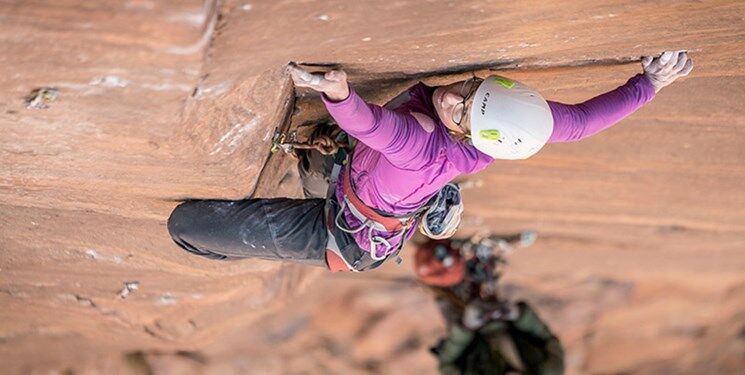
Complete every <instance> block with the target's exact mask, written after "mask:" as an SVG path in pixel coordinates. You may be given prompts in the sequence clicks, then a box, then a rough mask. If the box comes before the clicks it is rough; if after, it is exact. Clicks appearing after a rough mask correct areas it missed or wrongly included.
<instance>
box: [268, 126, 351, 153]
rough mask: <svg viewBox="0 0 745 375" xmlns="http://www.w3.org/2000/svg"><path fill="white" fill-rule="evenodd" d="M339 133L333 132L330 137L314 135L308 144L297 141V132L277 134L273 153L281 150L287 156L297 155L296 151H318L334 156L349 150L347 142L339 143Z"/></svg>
mask: <svg viewBox="0 0 745 375" xmlns="http://www.w3.org/2000/svg"><path fill="white" fill-rule="evenodd" d="M339 132H340V129H339V131H333V132H332V133H331V134H329V135H324V134H312V135H311V136H310V137H308V138H309V139H308V140H307V141H306V142H300V141H298V140H297V132H294V131H293V132H291V133H289V134H288V133H275V134H274V139H272V153H275V152H277V151H279V150H282V151H284V152H285V153H286V154H293V155H296V154H295V150H316V151H318V152H320V153H321V154H322V155H334V154H336V153H337V152H338V151H339V149H340V148H349V144H348V143H346V142H342V141H338V140H337V138H338V137H337V135H338V133H339Z"/></svg>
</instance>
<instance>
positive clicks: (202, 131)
mask: <svg viewBox="0 0 745 375" xmlns="http://www.w3.org/2000/svg"><path fill="white" fill-rule="evenodd" d="M744 10H745V9H744V7H743V6H742V5H741V4H739V3H737V2H730V3H727V2H714V1H708V2H707V1H704V2H692V3H672V4H648V3H642V2H640V3H635V2H631V1H629V2H623V3H619V4H614V5H604V4H596V3H594V2H584V1H578V2H570V3H552V4H544V3H541V4H538V3H536V4H529V5H526V4H524V3H520V2H517V3H514V4H504V3H493V4H483V2H475V1H474V2H460V1H459V2H455V1H453V2H439V1H438V2H435V1H424V2H422V1H399V2H390V1H380V2H366V3H365V4H364V6H363V5H361V4H357V3H354V2H345V1H323V2H321V1H308V2H298V3H294V2H253V1H228V2H226V3H224V4H221V5H218V4H216V3H215V2H211V1H207V2H200V1H197V0H184V1H178V2H173V1H170V2H158V1H148V0H121V1H97V2H80V1H65V2H59V1H56V2H49V3H45V2H38V3H37V2H27V1H17V2H5V3H4V4H3V5H0V46H2V49H3V53H2V54H1V55H0V73H2V74H0V83H2V87H4V88H5V89H4V90H0V126H1V127H2V128H1V129H2V134H3V135H2V136H0V249H1V252H0V254H1V255H0V275H2V278H1V279H0V280H1V281H0V292H1V293H0V304H1V305H2V306H3V308H2V309H0V318H1V319H0V320H1V321H2V322H3V323H2V324H1V325H0V337H1V338H2V340H0V358H2V363H3V364H4V365H5V366H4V370H5V371H8V372H11V373H13V372H26V371H44V370H47V369H54V370H56V371H60V372H61V371H64V370H65V369H73V370H75V371H76V372H86V371H90V372H107V373H112V372H121V371H124V370H125V369H134V370H138V369H139V370H143V371H145V370H147V369H148V368H150V369H153V370H154V371H156V372H163V373H166V372H171V373H173V372H180V373H188V372H189V371H194V372H196V371H206V372H212V373H224V372H234V373H329V372H332V373H366V372H380V373H386V374H388V373H407V374H410V373H432V371H433V369H434V366H435V363H434V361H433V359H432V358H431V357H429V355H428V354H427V353H426V347H427V346H429V345H431V344H433V343H434V342H435V341H436V338H437V337H438V336H439V335H440V333H441V330H442V323H441V322H440V321H439V317H438V316H437V313H436V310H435V308H434V306H433V304H432V303H431V301H430V300H429V298H428V296H427V295H426V294H425V293H424V292H423V291H422V290H420V289H418V288H417V287H415V286H413V285H412V284H410V283H406V282H403V283H401V282H391V281H385V280H377V279H379V278H386V277H388V278H390V277H408V276H410V274H411V272H410V269H409V267H408V265H410V264H411V262H405V263H404V266H402V267H395V266H390V267H386V268H385V269H383V270H380V271H376V272H375V273H372V274H369V275H355V276H356V277H330V276H323V277H322V278H320V279H319V278H317V277H314V276H318V275H319V273H320V272H319V271H318V270H308V269H304V268H301V267H296V266H287V265H277V264H272V263H269V262H263V261H251V260H248V261H242V262H233V263H222V262H212V261H208V260H202V259H198V258H196V257H193V256H189V255H186V254H185V253H183V252H182V251H181V250H179V249H178V248H177V247H176V246H175V245H173V244H172V243H171V241H170V239H169V238H168V234H167V232H166V230H165V219H166V218H167V216H168V214H169V212H170V210H171V209H172V208H173V207H174V206H175V204H176V201H177V200H179V199H183V198H187V197H220V198H240V197H244V196H247V195H249V194H251V193H256V194H257V195H260V196H270V195H276V196H280V195H284V196H297V194H298V193H299V190H298V187H297V184H295V183H294V181H295V180H296V176H295V173H294V171H293V170H292V168H291V167H292V160H291V159H289V158H286V157H284V158H283V157H279V156H275V157H272V158H271V159H269V160H268V164H267V167H266V168H264V173H263V174H261V180H259V176H260V172H261V170H262V168H263V166H264V164H265V162H267V158H268V157H269V153H268V148H269V144H270V141H271V135H272V131H273V130H274V128H275V127H277V126H279V125H281V124H282V123H283V121H284V120H283V119H284V117H285V116H286V115H287V114H288V113H289V111H291V109H292V108H293V107H292V106H293V101H292V97H293V95H294V93H293V91H292V87H291V86H290V84H289V80H288V77H287V76H286V75H285V74H284V72H283V67H284V64H286V63H287V62H288V61H290V60H293V61H301V62H311V63H339V64H342V65H343V66H344V68H345V69H346V70H347V71H348V72H349V73H350V80H351V81H352V82H353V83H354V84H355V87H356V88H358V89H359V91H360V92H361V93H362V94H363V96H365V97H366V98H369V100H371V101H373V102H377V103H382V102H384V101H385V100H387V99H388V98H390V97H391V96H393V95H395V93H396V92H397V91H399V90H401V89H403V88H405V87H406V86H407V85H409V84H410V83H411V82H413V81H414V80H416V79H420V78H421V79H424V80H425V81H426V82H428V83H431V84H435V83H438V82H446V81H448V80H453V79H456V78H457V77H454V76H442V74H443V73H447V72H451V71H453V72H464V71H467V70H468V69H479V70H481V72H482V73H484V72H486V71H485V69H489V68H497V69H507V70H509V71H504V72H501V73H500V74H504V75H508V76H510V77H514V78H516V79H519V80H521V81H524V82H525V83H527V84H529V85H532V86H534V87H537V88H539V89H540V90H541V92H543V93H544V95H545V96H546V97H548V98H551V99H554V100H560V101H565V102H576V101H581V100H583V99H586V98H589V97H590V96H592V95H595V94H597V93H600V92H602V91H604V90H608V89H611V88H613V87H615V86H617V85H619V84H621V83H623V82H624V81H625V79H627V78H628V77H629V76H631V75H632V74H635V73H636V72H637V71H638V70H639V68H638V65H637V64H635V63H627V62H629V61H632V60H636V59H637V58H638V57H639V56H641V55H643V54H649V53H656V52H659V51H662V50H665V49H678V48H679V49H687V50H689V51H691V55H692V56H693V58H694V60H695V62H696V68H695V70H694V72H693V74H692V76H691V77H689V78H688V79H686V80H685V81H683V82H680V83H676V84H675V85H673V86H671V87H669V88H667V89H665V90H663V91H662V92H661V93H660V95H659V96H658V97H657V98H656V99H655V100H654V102H653V103H651V104H650V105H649V106H647V107H646V108H644V109H642V110H640V111H639V112H638V113H636V114H634V115H633V116H632V117H631V118H629V119H627V120H626V121H625V122H624V123H623V124H622V125H620V126H618V127H615V128H613V129H610V130H608V131H606V132H604V133H603V134H602V135H600V136H597V137H594V138H592V139H589V140H585V141H583V142H581V143H578V144H564V145H552V146H549V147H547V148H546V150H544V151H543V152H542V153H541V154H540V155H538V156H537V157H535V158H532V159H530V160H529V161H525V162H504V163H503V162H498V163H495V165H494V166H492V167H490V168H489V170H487V171H485V172H484V173H481V174H480V175H478V176H476V177H474V178H475V179H477V180H480V181H481V182H483V184H482V185H481V187H478V188H474V189H472V190H469V191H467V192H466V204H467V206H468V209H467V212H468V217H467V218H466V220H465V224H466V225H465V228H464V229H465V230H464V233H467V232H469V231H474V230H477V229H489V230H494V231H498V232H509V231H515V230H521V229H524V228H534V229H537V230H538V232H539V233H540V235H541V238H540V239H539V242H538V243H537V244H536V246H534V247H533V248H530V249H527V250H525V251H524V252H522V253H518V254H516V255H515V256H514V257H513V259H512V265H511V268H510V270H509V274H508V277H507V280H506V282H508V283H509V284H510V285H512V287H511V288H510V290H511V291H512V293H513V294H514V295H515V297H523V298H528V299H529V300H533V301H535V303H536V304H537V306H538V308H539V311H541V312H542V313H543V315H545V316H546V318H547V319H548V321H549V322H550V323H551V325H552V327H553V328H554V329H555V330H556V331H557V332H558V333H559V335H560V336H561V338H562V340H563V342H564V344H565V346H566V348H567V355H568V357H567V360H568V366H569V369H570V371H571V372H573V373H598V372H601V373H613V372H635V373H672V372H689V373H711V372H715V373H727V372H731V373H737V372H738V370H741V369H742V368H743V367H744V366H745V362H744V361H743V360H742V358H745V356H743V352H744V351H745V349H744V348H743V347H744V346H745V344H743V339H742V325H743V321H745V318H744V315H743V314H745V295H744V294H743V291H744V290H745V289H743V285H745V277H744V276H743V274H742V269H744V268H745V256H743V253H742V247H743V245H745V241H744V240H743V238H745V211H744V209H743V207H745V200H744V199H745V198H743V197H745V195H743V194H742V191H743V181H745V170H743V168H742V165H743V162H745V154H744V153H743V151H742V150H743V149H744V148H743V146H744V145H745V133H744V132H743V129H745V127H744V125H745V123H744V120H743V119H745V109H744V108H745V107H743V106H742V104H741V102H742V99H743V98H745V90H744V89H743V87H745V85H744V83H745V79H744V78H743V68H742V67H743V65H744V64H743V59H742V57H741V54H742V51H743V50H744V49H745V42H744V41H745V37H744V36H745V35H744V34H745V28H743V19H742V16H741V14H743V12H744ZM218 13H220V14H221V15H220V17H218ZM466 74H467V73H466ZM43 86H48V87H56V88H57V89H58V90H59V93H60V96H59V98H58V99H57V100H56V101H55V102H53V103H51V104H50V108H48V109H46V110H35V109H26V108H25V105H24V103H23V97H24V96H25V95H26V94H28V92H29V91H31V90H32V89H34V88H37V87H43ZM299 94H301V97H300V99H299V101H298V102H297V103H296V105H297V108H298V110H296V111H295V114H296V117H295V119H294V120H293V121H294V122H295V123H296V124H299V123H302V122H303V121H306V120H312V119H317V118H319V117H320V116H323V115H324V113H323V110H322V107H321V106H319V105H318V102H317V101H315V98H314V97H313V96H308V95H305V94H304V93H299ZM277 186H279V188H278V187H277ZM135 280H136V281H138V282H139V287H138V289H137V290H134V291H132V292H130V294H129V295H127V298H125V299H122V298H120V297H119V296H118V295H119V293H120V291H121V290H122V288H123V287H124V283H125V282H128V281H135ZM310 283H313V287H312V288H306V286H307V285H308V284H310ZM738 335H739V336H738ZM178 351H182V352H178Z"/></svg>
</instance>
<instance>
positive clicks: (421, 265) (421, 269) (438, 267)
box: [414, 240, 465, 287]
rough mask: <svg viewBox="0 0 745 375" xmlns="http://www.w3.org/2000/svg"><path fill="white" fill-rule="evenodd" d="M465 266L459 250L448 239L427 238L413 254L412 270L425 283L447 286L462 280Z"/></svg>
mask: <svg viewBox="0 0 745 375" xmlns="http://www.w3.org/2000/svg"><path fill="white" fill-rule="evenodd" d="M464 268H465V266H464V264H463V258H462V257H461V255H460V251H459V250H458V249H456V248H454V247H453V246H452V245H451V244H450V241H448V240H429V241H427V242H426V243H425V244H423V245H420V246H418V247H417V249H416V254H414V272H415V273H416V276H417V278H418V279H419V280H421V281H422V282H423V283H425V284H427V285H432V286H441V287H448V286H453V285H455V284H458V283H459V282H461V281H463V277H464V275H465V270H464Z"/></svg>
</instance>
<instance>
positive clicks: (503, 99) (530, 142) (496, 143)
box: [471, 76, 554, 160]
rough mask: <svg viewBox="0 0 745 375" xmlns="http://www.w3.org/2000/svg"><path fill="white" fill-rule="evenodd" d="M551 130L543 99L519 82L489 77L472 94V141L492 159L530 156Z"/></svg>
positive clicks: (550, 119)
mask: <svg viewBox="0 0 745 375" xmlns="http://www.w3.org/2000/svg"><path fill="white" fill-rule="evenodd" d="M553 129H554V120H553V117H552V116H551V109H550V108H549V107H548V103H546V100H545V99H543V97H542V96H541V95H540V94H539V93H537V92H536V91H535V90H533V89H531V88H528V87H527V86H525V85H523V84H522V83H520V82H517V81H513V80H511V79H508V78H504V77H500V76H489V77H487V78H486V79H484V82H482V83H481V85H479V88H478V89H477V90H476V94H474V96H473V103H472V104H471V140H472V142H473V145H474V146H476V148H477V149H479V151H481V152H483V153H485V154H487V155H489V156H491V157H493V158H495V159H509V160H515V159H527V158H529V157H530V156H532V155H533V154H535V153H536V152H538V150H540V149H541V147H543V145H545V144H546V142H547V141H548V138H549V137H550V136H551V132H552V131H553Z"/></svg>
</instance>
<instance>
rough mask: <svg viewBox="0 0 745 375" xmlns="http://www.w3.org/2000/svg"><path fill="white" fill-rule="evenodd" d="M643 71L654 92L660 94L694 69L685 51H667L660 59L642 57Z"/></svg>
mask: <svg viewBox="0 0 745 375" xmlns="http://www.w3.org/2000/svg"><path fill="white" fill-rule="evenodd" d="M642 69H644V75H645V76H646V77H647V79H649V81H650V82H652V86H654V91H655V92H659V91H660V90H661V89H662V88H663V87H665V86H667V85H669V84H671V83H673V82H674V81H675V80H676V79H678V78H680V77H685V76H687V75H688V73H690V72H691V70H692V69H693V60H691V59H690V58H689V57H688V53H687V52H685V51H666V52H663V53H662V54H661V55H660V56H659V57H652V56H644V57H642Z"/></svg>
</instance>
